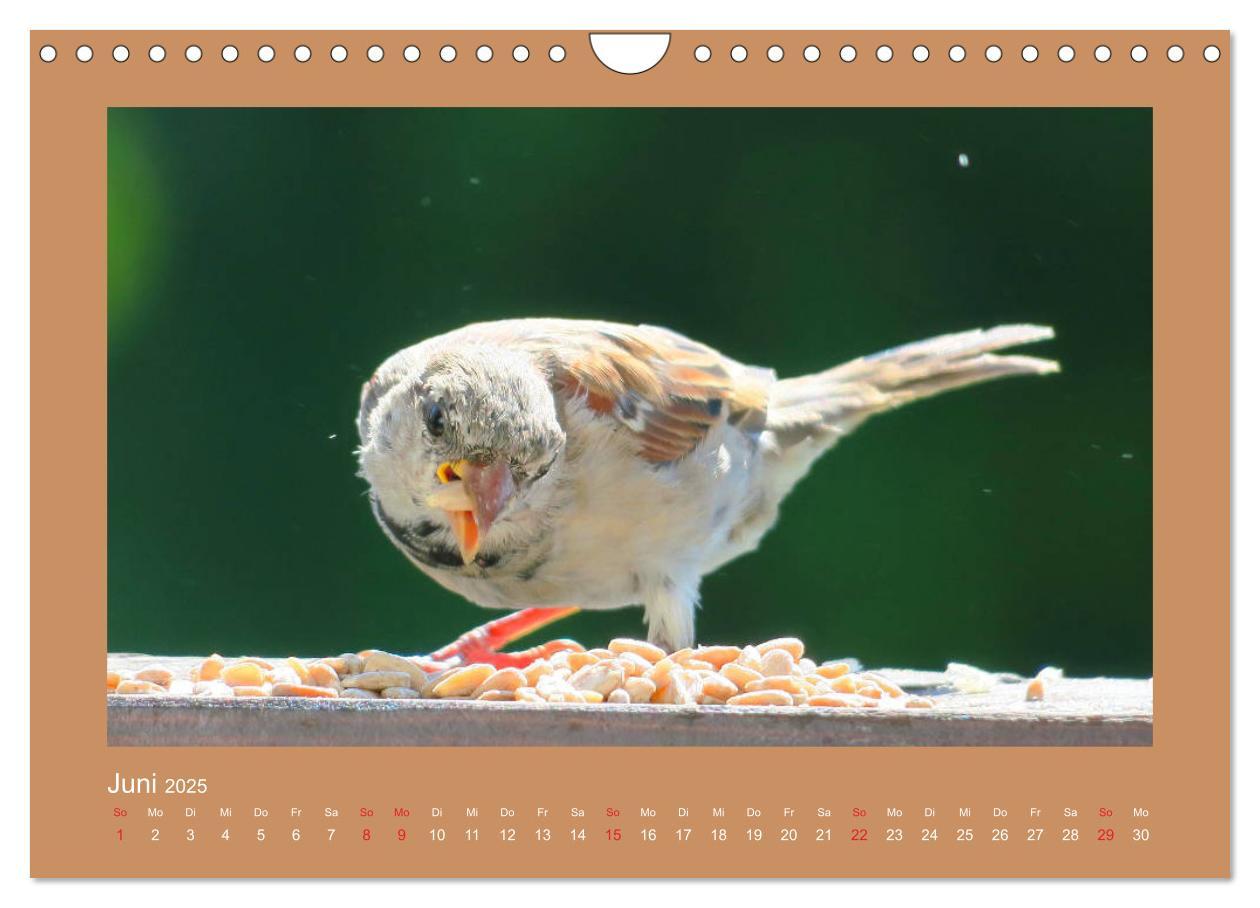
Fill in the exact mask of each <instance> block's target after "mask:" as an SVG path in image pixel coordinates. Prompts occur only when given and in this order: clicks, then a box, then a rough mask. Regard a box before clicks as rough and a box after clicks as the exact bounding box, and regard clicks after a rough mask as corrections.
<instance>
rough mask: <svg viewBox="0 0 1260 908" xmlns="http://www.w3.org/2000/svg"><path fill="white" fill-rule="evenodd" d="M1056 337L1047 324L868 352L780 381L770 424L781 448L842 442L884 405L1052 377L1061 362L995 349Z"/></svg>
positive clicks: (977, 332)
mask: <svg viewBox="0 0 1260 908" xmlns="http://www.w3.org/2000/svg"><path fill="white" fill-rule="evenodd" d="M1052 337H1054V329H1053V328H1049V327H1045V326H1042V325H999V326H998V327H996V328H988V329H976V330H974V331H963V332H959V333H958V334H944V335H941V336H940V337H933V338H930V339H929V340H923V341H917V342H915V343H912V344H905V345H904V346H901V347H894V348H893V349H891V350H885V351H884V352H882V353H876V354H874V355H872V356H863V357H861V358H859V359H855V360H852V361H850V362H847V363H844V364H842V365H839V366H836V367H835V368H832V369H828V370H827V371H825V372H819V373H816V374H814V375H803V376H801V377H799V378H788V379H783V380H782V381H777V382H775V383H774V385H773V386H772V387H771V391H770V401H769V412H768V413H767V425H766V428H767V429H769V430H770V431H771V432H773V433H774V434H775V440H776V442H777V444H778V446H779V448H780V449H781V450H783V449H786V448H790V447H792V446H794V445H796V444H797V443H799V442H801V441H805V440H807V439H828V440H834V439H836V438H838V437H839V436H841V435H844V434H846V433H848V432H851V431H852V430H853V429H855V428H857V426H858V425H860V424H861V423H862V422H863V421H864V420H866V419H867V418H868V417H870V416H873V415H874V414H876V413H880V412H882V411H884V410H891V409H893V408H894V407H900V406H902V405H903V404H908V403H910V402H911V401H915V400H922V399H924V398H926V397H931V396H932V395H934V394H940V393H941V392H943V391H951V390H953V389H955V388H965V387H967V386H968V385H974V384H979V383H980V382H985V381H990V380H992V379H995V378H1003V377H1005V376H1007V375H1048V374H1050V373H1052V372H1058V371H1059V364H1058V363H1057V362H1055V361H1054V360H1050V359H1041V358H1039V357H1035V356H1019V355H1014V356H1012V355H999V354H998V353H996V352H995V351H998V350H1004V349H1006V348H1008V347H1016V346H1020V345H1022V344H1029V343H1034V342H1036V341H1043V340H1049V339H1050V338H1052Z"/></svg>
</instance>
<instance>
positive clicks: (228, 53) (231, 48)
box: [39, 44, 567, 63]
mask: <svg viewBox="0 0 1260 908" xmlns="http://www.w3.org/2000/svg"><path fill="white" fill-rule="evenodd" d="M475 54H476V57H477V59H478V60H480V61H481V62H482V63H489V62H490V61H491V60H493V59H494V48H492V47H491V46H490V45H489V44H482V45H481V46H479V47H478V48H477V49H476V51H475ZM110 55H111V56H112V57H113V58H114V60H116V61H117V62H119V63H126V62H127V60H129V59H130V58H131V49H130V48H128V47H127V45H125V44H119V45H116V46H115V47H114V49H113V51H112V52H111V54H110ZM240 55H241V54H240V50H239V49H238V48H237V47H236V45H234V44H225V45H224V46H223V48H222V49H221V50H220V51H219V56H220V57H222V58H223V60H224V62H225V63H235V62H236V61H237V60H238V59H239V58H240ZM365 55H366V56H367V58H368V60H369V61H371V62H372V63H380V62H381V61H382V60H384V59H385V49H384V48H383V47H381V46H380V45H379V44H373V45H372V46H371V47H369V48H368V49H367V51H366V54H365ZM458 55H459V52H458V51H457V50H456V48H455V46H454V45H451V44H444V45H443V46H442V47H441V49H440V50H439V51H438V57H439V59H441V60H442V62H443V63H451V62H453V61H454V60H455V59H456V57H458ZM74 56H75V59H77V60H78V61H79V62H80V63H87V62H89V61H90V60H91V59H92V58H93V56H95V53H94V51H93V50H92V46H91V45H90V44H81V45H79V47H77V48H76V49H75V52H74ZM202 56H203V53H202V50H201V47H199V46H198V45H196V44H190V45H188V47H186V48H184V59H185V60H187V61H188V62H189V63H197V62H198V61H200V60H201V58H202ZM312 56H314V54H313V52H312V51H311V49H310V47H308V46H307V45H305V44H299V45H298V46H297V47H295V48H294V49H293V59H295V60H297V61H298V62H299V63H306V62H309V61H310V59H311V58H312ZM328 56H329V57H330V58H331V59H332V60H333V62H335V63H344V62H345V61H346V60H348V59H349V58H350V51H349V50H347V49H346V46H345V45H344V44H336V45H333V47H332V48H330V49H329V51H328ZM565 56H567V54H566V52H565V49H564V46H563V45H561V44H553V45H552V46H551V47H549V48H548V49H547V59H549V60H551V61H552V62H553V63H560V62H562V61H563V60H564V58H565ZM402 57H403V59H404V60H406V61H407V62H408V63H415V62H416V61H417V60H419V59H420V48H418V47H416V45H414V44H408V45H407V46H406V47H404V48H403V50H402ZM39 58H40V59H41V60H43V61H44V62H45V63H51V62H53V61H54V60H56V59H57V48H55V47H54V46H53V45H51V44H45V45H44V46H43V47H41V48H40V49H39ZM275 58H276V49H275V48H274V47H272V46H271V45H270V44H263V45H261V46H260V47H259V48H258V59H259V60H261V61H262V62H263V63H270V62H271V61H272V60H274V59H275ZM149 59H150V60H152V61H153V62H154V63H161V62H162V61H163V60H165V59H166V48H165V47H163V46H162V45H160V44H154V45H153V46H152V47H150V48H149ZM512 59H513V60H515V61H516V62H517V63H524V62H525V61H526V60H528V59H529V48H528V47H526V46H525V45H524V44H518V45H516V46H515V47H513V48H512Z"/></svg>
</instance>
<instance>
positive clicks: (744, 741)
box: [107, 654, 1153, 746]
mask: <svg viewBox="0 0 1260 908" xmlns="http://www.w3.org/2000/svg"><path fill="white" fill-rule="evenodd" d="M194 661H196V660H194V659H192V658H177V657H152V656H140V655H132V654H121V655H118V656H111V657H110V659H109V664H110V666H111V667H118V668H137V667H140V666H143V665H147V664H149V663H150V662H160V663H162V664H164V665H167V666H168V667H171V668H172V669H175V670H178V671H182V670H184V669H185V668H187V667H190V666H191V665H192V663H193V662H194ZM881 671H882V672H883V673H884V674H886V675H887V676H889V677H890V678H892V679H893V680H895V681H897V683H899V684H901V685H902V686H903V687H905V688H906V689H908V690H911V689H912V690H915V691H922V692H925V693H928V694H930V695H932V696H933V697H934V698H935V699H936V701H937V706H936V708H934V709H924V710H882V709H861V710H836V709H827V708H813V709H811V708H806V707H774V708H765V707H761V708H759V707H743V708H740V707H726V706H646V705H643V706H640V705H614V704H599V705H590V706H587V705H560V704H547V705H543V704H523V703H480V702H469V701H441V700H302V699H291V698H275V699H266V700H262V699H249V700H224V699H202V698H197V699H193V698H184V697H138V696H128V697H120V696H111V697H109V698H108V707H107V709H108V727H109V743H110V744H114V745H164V746H172V745H173V746H180V745H192V746H207V745H270V746H274V745H282V746H283V745H298V746H309V745H338V746H355V745H360V746H381V745H413V746H414V745H429V746H452V745H455V746H460V745H472V746H478V745H482V746H500V745H523V746H551V745H603V746H608V745H613V746H653V745H688V746H776V745H797V746H896V745H917V746H965V745H996V746H1082V745H1084V746H1130V745H1149V744H1151V743H1152V738H1153V719H1152V702H1151V685H1150V682H1149V681H1146V680H1125V679H1110V678H1094V679H1079V678H1071V679H1065V680H1063V681H1060V682H1058V683H1056V684H1054V685H1053V686H1051V688H1050V692H1049V695H1048V696H1047V698H1046V700H1045V701H1043V702H1033V703H1029V702H1026V701H1025V700H1024V684H1023V683H1022V682H1020V683H1008V684H1001V685H998V686H997V687H995V688H994V689H993V690H991V691H988V692H986V693H983V694H970V695H969V694H961V693H958V692H956V691H953V690H952V689H951V688H948V687H947V686H946V685H945V682H944V676H943V675H941V674H940V673H936V672H914V671H905V670H896V669H886V670H881Z"/></svg>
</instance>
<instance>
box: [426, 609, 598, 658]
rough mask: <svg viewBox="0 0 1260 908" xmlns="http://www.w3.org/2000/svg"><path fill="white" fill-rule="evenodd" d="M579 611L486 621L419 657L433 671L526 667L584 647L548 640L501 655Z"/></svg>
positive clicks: (540, 611)
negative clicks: (510, 646) (464, 667)
mask: <svg viewBox="0 0 1260 908" xmlns="http://www.w3.org/2000/svg"><path fill="white" fill-rule="evenodd" d="M576 611H577V608H574V607H560V608H527V609H521V610H520V611H519V612H513V613H512V614H510V615H507V616H506V617H503V618H496V619H495V620H494V621H487V622H486V623H485V624H483V625H481V626H479V627H475V628H473V629H472V630H470V631H468V632H467V633H465V634H461V635H460V637H459V639H457V640H455V641H454V642H453V643H448V644H447V645H446V646H443V647H441V648H440V649H437V650H434V651H433V652H432V653H430V654H429V655H428V656H422V657H419V659H418V660H417V661H419V662H420V663H421V667H422V668H424V669H425V670H426V671H430V672H432V671H442V670H444V669H447V668H450V667H452V666H455V665H470V664H472V663H474V662H482V663H487V664H489V665H493V666H494V667H495V668H524V667H525V666H527V665H529V664H530V663H531V662H533V661H534V660H535V659H546V658H549V657H550V656H552V655H554V654H555V653H558V652H563V651H565V650H581V649H582V648H583V647H582V645H581V644H580V643H577V642H576V641H573V640H565V639H560V640H549V641H547V642H546V643H541V644H539V645H538V646H531V647H530V648H529V649H525V650H520V651H519V652H514V653H504V652H500V650H501V649H502V648H503V647H504V646H507V645H508V644H509V643H512V642H513V641H515V640H519V639H520V638H521V637H524V636H525V635H526V634H531V633H533V632H534V631H536V630H538V629H539V628H542V627H545V626H546V625H548V624H551V623H552V622H553V621H559V620H560V619H561V618H564V617H566V616H568V615H571V614H573V613H574V612H576Z"/></svg>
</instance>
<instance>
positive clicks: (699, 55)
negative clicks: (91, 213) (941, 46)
mask: <svg viewBox="0 0 1260 908" xmlns="http://www.w3.org/2000/svg"><path fill="white" fill-rule="evenodd" d="M948 54H949V59H950V60H952V61H954V62H955V63H961V62H962V61H963V60H965V59H966V58H967V49H966V48H965V47H963V46H962V45H961V44H955V45H952V46H951V47H950V48H949V52H948ZM366 55H367V58H368V60H370V61H371V62H373V63H379V62H381V61H382V60H384V59H385V50H384V48H382V47H381V46H380V45H379V44H373V45H372V46H371V47H369V48H368V49H367V54H366ZM1147 55H1148V54H1147V49H1146V47H1145V46H1143V45H1141V44H1135V45H1134V46H1133V47H1131V48H1130V49H1129V57H1130V58H1131V59H1132V60H1133V61H1134V62H1136V63H1142V62H1144V61H1145V60H1146V58H1147ZM112 56H113V58H114V59H115V60H117V61H118V62H119V63H125V62H126V61H127V60H128V59H129V58H130V56H131V51H130V49H129V48H128V47H127V46H126V45H125V44H119V45H117V46H116V47H115V48H114V49H113V53H112ZM220 56H221V57H222V58H223V60H224V61H226V62H228V63H233V62H235V61H236V60H237V59H238V58H239V56H240V52H239V50H237V48H236V46H235V45H232V44H228V45H225V46H224V47H223V48H222V50H221V51H220ZM312 56H313V53H312V51H311V49H310V47H308V46H307V45H305V44H300V45H298V46H297V47H296V48H294V50H293V57H294V59H295V60H297V61H298V62H299V63H306V62H308V61H309V60H310V59H311V58H312ZM329 56H330V57H331V58H332V60H333V61H334V62H337V63H344V62H345V61H346V60H347V59H349V57H350V52H349V51H348V50H347V49H346V47H345V45H342V44H337V45H334V46H333V47H332V48H331V50H329ZM402 56H403V59H404V60H406V61H407V62H409V63H415V62H416V61H417V60H419V59H420V48H418V47H416V46H415V45H414V44H409V45H407V46H406V47H405V48H403V51H402ZM457 56H458V51H457V50H456V49H455V47H454V46H453V45H450V44H446V45H443V46H442V48H441V49H440V50H439V51H438V57H439V58H440V59H441V60H442V62H444V63H451V62H453V61H454V60H455V59H456V57H457ZM476 56H477V59H478V60H479V61H481V62H482V63H488V62H489V61H490V60H492V59H494V49H493V48H492V47H490V45H488V44H482V45H481V46H479V47H478V48H477V50H476ZM565 56H566V54H565V49H564V47H563V45H560V44H555V45H552V46H551V47H550V48H549V49H548V51H547V57H548V59H550V60H551V61H552V62H555V63H559V62H561V61H562V60H564V58H565ZM801 56H802V57H804V59H805V61H806V62H808V63H817V62H818V61H819V60H820V59H821V58H822V51H821V50H819V49H818V46H817V45H814V44H810V45H808V46H807V47H805V49H804V50H803V51H802V52H801ZM857 56H858V53H857V48H855V47H853V45H851V44H846V45H844V46H843V47H841V48H840V59H841V60H843V61H844V62H845V63H852V62H853V61H854V60H856V59H857ZM911 56H912V57H913V58H914V60H915V61H916V62H918V63H925V62H927V60H928V59H930V57H931V51H930V50H929V49H928V47H927V45H925V44H916V45H915V46H914V49H913V50H912V51H911ZM1039 56H1040V52H1039V51H1038V49H1037V46H1036V45H1034V44H1028V45H1025V46H1024V47H1023V48H1022V49H1021V50H1020V57H1021V58H1022V59H1023V60H1025V61H1026V62H1028V63H1033V62H1035V61H1036V60H1037V58H1038V57H1039ZM75 57H76V59H78V60H79V61H80V62H82V63H87V62H88V61H90V60H91V59H92V57H93V51H92V48H91V46H90V45H87V44H83V45H80V46H79V47H78V48H77V49H76V50H75ZM712 57H713V52H712V51H711V50H710V49H709V47H708V46H707V45H704V44H701V45H699V46H698V47H697V48H696V49H695V58H696V60H698V61H699V62H701V63H707V62H708V61H709V60H710V59H712ZM766 57H767V58H768V59H769V60H770V62H772V63H779V62H781V61H782V60H783V59H784V58H785V57H786V52H785V51H784V50H783V48H782V46H780V45H778V44H772V45H771V46H770V47H769V48H767V50H766ZM1167 57H1168V59H1169V60H1171V61H1172V62H1173V63H1180V62H1181V61H1182V60H1183V59H1184V58H1185V50H1184V49H1183V48H1182V47H1181V46H1180V45H1178V44H1173V45H1171V46H1170V47H1169V48H1168V51H1167ZM39 58H40V59H41V60H43V61H44V62H45V63H51V62H53V61H54V60H55V59H57V49H56V48H55V47H53V46H52V45H51V44H45V45H44V46H43V47H41V48H40V49H39ZM184 58H185V59H186V60H188V61H189V62H190V63H196V62H198V61H199V60H201V58H202V51H201V48H200V47H199V46H197V45H196V44H190V45H189V46H188V47H187V48H185V49H184ZM275 58H276V50H275V48H274V47H272V46H271V45H269V44H264V45H262V46H261V47H259V48H258V59H259V60H261V61H262V62H264V63H270V62H271V61H272V60H274V59H275ZM892 58H893V49H892V48H891V47H890V46H889V45H887V44H881V45H880V46H879V47H877V48H876V49H875V59H876V60H878V61H879V62H881V63H887V62H889V61H890V60H892ZM984 58H985V59H986V60H988V61H989V62H990V63H996V62H998V61H999V60H1001V59H1002V48H1001V47H999V46H998V45H996V44H990V45H989V46H988V47H986V48H985V50H984ZM1058 58H1059V59H1060V60H1061V61H1063V62H1064V63H1070V62H1072V60H1074V59H1075V58H1076V50H1075V49H1074V48H1073V47H1072V46H1071V45H1070V44H1064V45H1063V46H1061V47H1060V48H1059V50H1058ZM1220 58H1221V49H1220V48H1219V47H1217V46H1216V45H1215V44H1209V45H1208V46H1207V47H1205V48H1204V49H1203V59H1205V60H1207V61H1208V62H1209V63H1215V62H1216V61H1217V60H1219V59H1220ZM149 59H150V60H152V61H153V62H154V63H161V62H162V61H163V60H165V59H166V48H164V47H163V46H162V45H160V44H155V45H153V46H152V47H150V48H149ZM512 59H513V60H515V61H516V62H518V63H524V62H525V61H526V60H528V59H529V48H528V47H526V46H525V45H524V44H518V45H516V46H515V47H514V48H512ZM731 59H732V60H734V61H735V62H736V63H742V62H744V61H745V60H747V59H748V48H746V47H745V46H744V45H742V44H736V45H735V46H734V47H732V48H731ZM1094 59H1095V60H1097V61H1098V62H1100V63H1106V62H1107V61H1108V60H1110V59H1111V48H1110V47H1108V46H1107V45H1106V44H1100V45H1098V46H1097V47H1096V48H1094Z"/></svg>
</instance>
